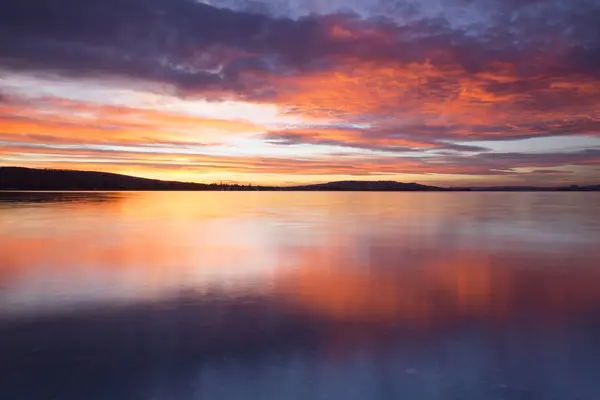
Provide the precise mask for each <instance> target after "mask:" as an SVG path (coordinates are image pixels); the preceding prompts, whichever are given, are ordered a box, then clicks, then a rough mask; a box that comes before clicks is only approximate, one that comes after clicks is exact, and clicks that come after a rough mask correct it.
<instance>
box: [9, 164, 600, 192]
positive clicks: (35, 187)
mask: <svg viewBox="0 0 600 400" xmlns="http://www.w3.org/2000/svg"><path fill="white" fill-rule="evenodd" d="M0 191H3V192H19V191H34V192H86V191H88V192H108V191H111V192H124V191H127V192H130V191H131V192H135V191H138V192H139V191H152V192H158V191H160V192H172V191H177V192H183V191H236V192H248V191H262V192H596V191H600V185H590V186H577V185H572V186H560V187H535V186H488V187H449V188H447V187H439V186H429V185H421V184H418V183H404V182H395V181H337V182H328V183H320V184H313V185H297V186H260V185H256V186H255V185H240V184H215V183H212V184H204V183H192V182H176V181H161V180H157V179H147V178H138V177H133V176H128V175H121V174H113V173H107V172H96V171H77V170H55V169H34V168H23V167H0Z"/></svg>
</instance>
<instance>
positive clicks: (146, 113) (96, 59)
mask: <svg viewBox="0 0 600 400" xmlns="http://www.w3.org/2000/svg"><path fill="white" fill-rule="evenodd" d="M599 21H600V0H271V1H266V2H261V1H254V0H214V1H204V2H201V1H192V0H103V1H97V0H53V1H46V0H7V1H4V2H3V4H2V10H1V11H0V166H9V165H11V166H26V167H36V168H65V169H84V170H96V171H108V172H117V173H125V174H130V175H136V176H143V177H151V178H159V179H170V180H182V181H196V182H214V181H228V182H240V183H254V184H282V185H290V184H293V183H304V182H311V183H312V182H325V181H331V180H345V179H360V180H382V179H383V180H398V181H405V182H408V181H410V182H412V181H416V182H420V183H428V184H438V185H445V186H450V185H479V186H480V185H498V184H502V185H505V184H506V185H530V184H535V185H542V186H543V185H555V184H556V185H562V184H598V183H600V22H599Z"/></svg>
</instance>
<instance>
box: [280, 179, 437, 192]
mask: <svg viewBox="0 0 600 400" xmlns="http://www.w3.org/2000/svg"><path fill="white" fill-rule="evenodd" d="M292 189H294V190H338V191H361V190H371V191H433V190H447V189H443V188H440V187H436V186H426V185H420V184H418V183H402V182H395V181H337V182H329V183H319V184H316V185H305V186H294V187H293V188H292Z"/></svg>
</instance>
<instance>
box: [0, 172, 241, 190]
mask: <svg viewBox="0 0 600 400" xmlns="http://www.w3.org/2000/svg"><path fill="white" fill-rule="evenodd" d="M224 189H227V190H231V189H237V190H250V189H252V187H251V186H240V185H227V184H226V185H216V184H210V185H207V184H202V183H186V182H173V181H161V180H157V179H146V178H137V177H133V176H128V175H120V174H112V173H107V172H93V171H74V170H56V169H33V168H21V167H0V190H224Z"/></svg>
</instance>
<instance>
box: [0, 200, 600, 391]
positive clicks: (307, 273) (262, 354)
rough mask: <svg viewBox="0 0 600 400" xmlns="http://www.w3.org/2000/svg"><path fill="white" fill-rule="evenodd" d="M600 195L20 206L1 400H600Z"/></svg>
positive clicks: (1, 306) (5, 305)
mask: <svg viewBox="0 0 600 400" xmlns="http://www.w3.org/2000/svg"><path fill="white" fill-rule="evenodd" d="M599 244H600V195H599V194H596V193H315V192H312V193H311V192H308V193H299V192H298V193H293V192H273V193H269V192H238V193H236V192H193V193H174V192H168V193H165V192H157V193H151V192H145V193H144V192H137V193H133V192H128V193H119V192H106V193H33V192H22V193H8V192H5V193H0V399H10V400H12V399H17V400H20V399H27V400H36V399H44V400H46V399H61V400H62V399H64V400H80V399H86V400H94V399H110V400H121V399H123V400H125V399H127V400H129V399H144V400H145V399H160V400H163V399H173V400H191V399H203V400H204V399H215V400H227V399H249V400H252V399H265V400H271V399H273V400H288V399H289V400H292V399H310V400H313V399H344V400H352V399H361V400H379V399H423V400H430V399H431V400H433V399H436V400H438V399H444V400H446V399H467V400H471V399H472V400H482V399H492V400H495V399H498V400H499V399H507V400H517V399H518V400H520V399H581V400H597V399H600V247H599Z"/></svg>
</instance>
